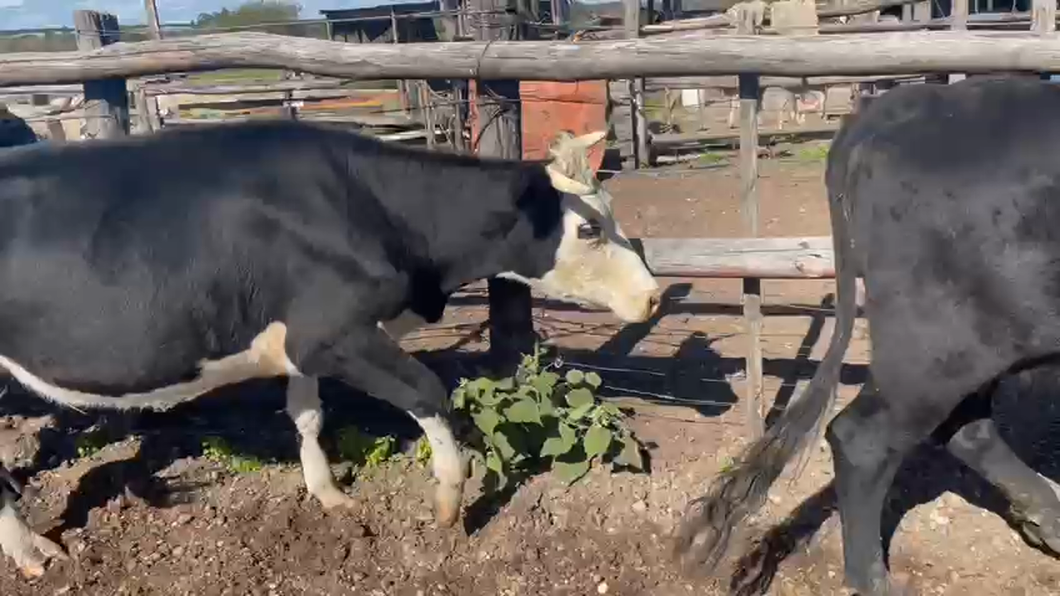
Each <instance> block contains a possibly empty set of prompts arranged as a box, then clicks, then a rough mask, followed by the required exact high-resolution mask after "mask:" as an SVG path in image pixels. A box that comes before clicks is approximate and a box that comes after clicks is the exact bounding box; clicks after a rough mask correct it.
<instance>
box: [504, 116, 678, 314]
mask: <svg viewBox="0 0 1060 596" xmlns="http://www.w3.org/2000/svg"><path fill="white" fill-rule="evenodd" d="M605 136H606V133H605V132H594V133H589V134H586V135H582V136H580V137H575V136H574V135H572V134H570V133H566V132H564V133H562V134H561V135H560V136H559V137H558V138H557V140H556V141H555V142H554V143H553V144H552V146H551V147H550V148H549V150H550V153H551V154H552V161H551V162H550V163H549V164H548V165H547V166H546V170H547V172H548V176H549V179H550V180H551V184H552V186H553V187H554V188H555V189H556V190H558V191H560V193H561V194H562V198H561V201H560V203H561V207H562V218H561V221H560V225H559V226H558V227H557V229H556V230H555V231H554V233H553V240H554V241H555V242H556V243H555V245H554V246H555V252H554V254H553V255H551V258H550V259H549V260H550V263H549V266H548V268H547V269H546V270H545V271H544V273H542V274H540V275H535V276H533V277H531V276H521V275H518V274H516V273H513V272H508V273H504V274H501V276H502V277H508V278H512V279H517V280H519V281H522V282H524V283H527V284H528V285H530V286H531V287H532V288H534V289H536V290H538V291H540V292H541V293H543V294H545V295H546V296H549V297H552V298H556V299H559V300H565V301H569V302H575V303H585V304H590V305H593V306H598V307H604V308H608V309H610V310H611V311H612V312H614V313H615V315H616V316H618V317H619V318H620V319H622V320H623V321H627V322H642V321H645V320H647V319H649V318H651V316H652V315H654V314H655V312H656V311H657V310H658V307H659V284H658V283H657V282H656V281H655V278H654V277H653V276H652V274H651V272H649V271H648V268H647V267H646V266H645V264H644V261H642V260H641V258H640V255H638V254H637V252H636V251H635V250H634V249H633V246H632V245H631V244H630V242H629V239H628V238H626V236H625V234H623V233H622V228H621V227H620V226H619V225H618V222H617V221H615V217H614V214H613V213H612V212H611V195H610V194H608V192H607V191H606V190H604V189H603V188H602V187H601V186H600V183H599V181H598V180H597V179H596V176H595V174H594V173H593V171H592V168H590V167H589V159H588V155H589V149H590V148H591V147H592V146H593V145H595V144H596V143H598V142H600V141H601V140H602V139H603V138H604V137H605ZM557 236H558V237H557Z"/></svg>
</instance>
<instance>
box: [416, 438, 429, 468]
mask: <svg viewBox="0 0 1060 596" xmlns="http://www.w3.org/2000/svg"><path fill="white" fill-rule="evenodd" d="M412 458H413V460H415V462H416V463H417V464H419V465H421V466H424V467H426V466H427V465H429V464H430V463H431V442H430V441H428V440H427V437H420V440H418V441H416V451H415V452H414V454H413V456H412Z"/></svg>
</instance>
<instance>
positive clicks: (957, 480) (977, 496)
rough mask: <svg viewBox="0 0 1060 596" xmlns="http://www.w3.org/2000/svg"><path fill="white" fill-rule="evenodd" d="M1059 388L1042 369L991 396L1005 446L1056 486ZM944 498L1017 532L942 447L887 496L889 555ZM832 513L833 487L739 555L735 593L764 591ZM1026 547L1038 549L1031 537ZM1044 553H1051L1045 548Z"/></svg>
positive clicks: (929, 448) (990, 491) (1055, 376)
mask: <svg viewBox="0 0 1060 596" xmlns="http://www.w3.org/2000/svg"><path fill="white" fill-rule="evenodd" d="M1058 385H1060V367H1058V366H1049V367H1042V368H1038V369H1034V370H1031V371H1025V372H1024V373H1021V375H1020V376H1019V377H1012V378H1009V379H1006V383H1004V384H1003V387H1006V386H1007V390H1001V391H999V392H998V393H997V395H995V397H994V420H995V422H996V423H997V425H998V427H999V428H1000V430H1001V433H1002V435H1003V437H1004V439H1005V441H1006V442H1008V444H1009V445H1010V446H1011V447H1012V449H1013V450H1014V451H1015V452H1016V453H1017V454H1018V455H1019V456H1020V458H1021V459H1023V460H1024V461H1025V462H1026V463H1027V464H1028V465H1030V467H1032V468H1033V469H1035V470H1036V471H1037V472H1039V473H1040V474H1042V475H1043V476H1046V477H1047V478H1049V479H1051V480H1053V481H1054V482H1055V481H1058V480H1060V457H1058V456H1060V444H1058V441H1057V438H1058V437H1060V433H1058V432H1057V430H1058V428H1060V402H1058V401H1057V400H1056V397H1055V396H1056V392H1057V389H1058ZM945 492H952V493H954V494H956V495H958V496H960V497H961V498H963V499H964V500H966V501H967V502H969V503H970V504H972V505H974V506H976V507H979V508H982V509H984V510H987V511H990V512H992V513H994V514H995V515H997V516H998V517H1000V518H1001V519H1002V520H1004V521H1005V522H1006V523H1007V524H1008V525H1009V526H1010V527H1011V528H1013V531H1017V530H1016V529H1015V528H1017V527H1018V525H1017V523H1016V520H1015V519H1013V518H1012V517H1011V515H1010V513H1009V503H1008V500H1007V499H1006V498H1005V497H1004V496H1003V495H1002V494H1001V492H1000V491H999V490H998V489H996V488H995V487H994V486H992V485H991V484H989V483H988V482H986V481H985V480H984V479H983V478H982V477H980V476H979V475H978V474H976V473H975V472H973V471H971V470H970V469H968V468H966V467H965V466H964V465H963V464H961V463H960V461H959V460H957V459H956V458H954V457H953V456H952V455H950V454H949V452H947V451H946V450H945V448H944V447H942V446H937V445H933V444H925V445H922V446H921V447H920V448H918V449H917V450H915V451H914V452H913V453H912V454H911V455H910V456H909V457H907V458H906V461H905V462H904V464H903V465H902V467H901V469H900V470H899V472H898V474H897V476H896V478H895V482H894V484H893V485H892V487H891V490H890V492H889V493H888V497H887V501H886V504H885V506H884V515H883V524H882V528H881V534H882V536H883V540H884V549H885V552H888V551H889V550H890V544H891V541H892V539H893V538H894V535H895V531H896V530H897V528H898V526H899V524H900V523H901V521H902V519H903V518H904V517H905V515H906V513H908V512H909V511H911V510H912V509H914V508H915V507H917V506H919V505H922V504H925V503H930V502H932V501H934V500H935V499H937V498H938V497H940V496H941V495H942V494H943V493H945ZM833 514H834V515H838V509H837V505H836V495H835V490H834V487H833V485H832V483H829V484H828V485H826V486H825V487H823V488H822V489H820V490H819V491H818V492H817V493H815V494H814V495H813V496H811V497H810V498H808V499H806V500H805V501H803V502H802V503H801V504H800V505H799V507H797V508H796V509H795V510H794V511H792V512H791V513H790V514H789V515H788V516H787V518H786V519H785V520H784V521H783V522H782V523H781V524H779V525H777V526H775V527H773V528H770V529H769V530H768V531H767V532H766V533H765V534H764V535H763V536H761V537H760V538H759V539H758V540H757V541H756V543H755V544H754V546H753V547H752V548H751V549H750V550H749V552H747V553H745V554H743V555H742V556H741V557H740V559H739V561H738V562H737V565H736V572H735V573H734V575H733V576H732V578H731V581H730V588H731V590H732V593H733V594H738V595H739V596H758V595H761V594H765V593H767V591H768V590H769V588H770V586H771V585H772V583H773V580H774V579H775V576H776V573H777V570H778V569H779V566H780V564H781V563H782V562H783V561H784V560H785V559H786V558H787V557H789V556H790V555H792V554H793V553H795V552H797V551H799V550H802V549H803V548H805V547H806V546H807V545H808V544H809V543H810V542H811V541H812V539H813V537H814V535H815V534H816V533H817V532H818V530H820V529H821V527H822V526H823V525H824V523H825V522H826V521H827V520H828V519H829V518H830V517H831V516H832V515H833ZM1021 537H1022V535H1021ZM1024 543H1025V544H1027V545H1028V546H1030V547H1032V548H1038V547H1037V546H1035V545H1033V544H1031V543H1029V542H1027V541H1026V539H1024ZM1039 550H1042V549H1039ZM1043 552H1045V553H1046V554H1049V552H1048V551H1047V550H1043Z"/></svg>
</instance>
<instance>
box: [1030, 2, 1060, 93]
mask: <svg viewBox="0 0 1060 596" xmlns="http://www.w3.org/2000/svg"><path fill="white" fill-rule="evenodd" d="M1031 31H1033V32H1035V33H1037V34H1039V35H1041V36H1043V37H1044V36H1047V35H1053V34H1054V33H1056V0H1033V1H1032V4H1031ZM1038 76H1039V77H1040V78H1041V79H1043V80H1046V81H1048V80H1049V78H1050V74H1049V73H1047V72H1043V73H1040V74H1039V75H1038Z"/></svg>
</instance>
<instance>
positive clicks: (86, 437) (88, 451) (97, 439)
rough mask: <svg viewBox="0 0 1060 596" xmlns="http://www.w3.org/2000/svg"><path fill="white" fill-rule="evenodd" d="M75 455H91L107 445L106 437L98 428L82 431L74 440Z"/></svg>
mask: <svg viewBox="0 0 1060 596" xmlns="http://www.w3.org/2000/svg"><path fill="white" fill-rule="evenodd" d="M74 446H75V447H76V448H77V457H92V456H93V455H95V454H96V453H98V452H99V450H100V449H103V448H104V447H106V446H107V437H106V436H105V435H104V433H103V432H101V431H99V430H92V431H87V432H83V433H81V434H79V435H77V439H75V440H74Z"/></svg>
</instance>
